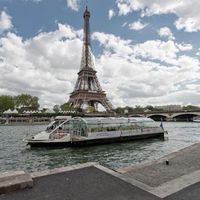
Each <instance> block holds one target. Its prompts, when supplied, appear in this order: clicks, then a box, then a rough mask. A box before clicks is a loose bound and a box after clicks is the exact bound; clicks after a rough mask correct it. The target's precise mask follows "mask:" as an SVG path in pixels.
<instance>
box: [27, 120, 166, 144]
mask: <svg viewBox="0 0 200 200" xmlns="http://www.w3.org/2000/svg"><path fill="white" fill-rule="evenodd" d="M164 134H165V130H164V129H163V126H160V124H158V123H157V122H155V121H153V120H152V119H149V118H141V117H128V118H123V117H120V118H119V117H110V118H99V117H95V118H94V117H93V118H81V117H75V118H69V117H65V118H63V117H60V118H56V119H55V121H53V122H51V123H50V124H49V125H48V126H47V128H46V130H44V131H42V132H40V133H38V134H36V135H35V136H32V137H31V138H26V139H24V141H25V142H27V144H28V145H30V146H32V147H36V146H38V147H44V146H46V147H47V146H48V147H53V146H65V147H67V146H72V147H73V146H87V145H95V144H106V143H114V142H125V141H130V140H137V139H146V138H155V137H164Z"/></svg>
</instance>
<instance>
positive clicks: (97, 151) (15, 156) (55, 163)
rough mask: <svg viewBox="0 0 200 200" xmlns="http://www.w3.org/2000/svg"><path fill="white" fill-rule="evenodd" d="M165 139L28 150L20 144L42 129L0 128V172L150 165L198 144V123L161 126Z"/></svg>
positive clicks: (199, 126) (37, 126) (28, 127)
mask: <svg viewBox="0 0 200 200" xmlns="http://www.w3.org/2000/svg"><path fill="white" fill-rule="evenodd" d="M163 125H164V128H165V129H166V130H167V131H168V133H169V134H168V139H165V140H161V139H148V140H145V141H144V140H143V141H133V142H128V143H117V144H108V145H100V146H92V147H82V148H63V149H45V148H38V149H30V147H28V146H26V144H25V143H24V142H23V141H22V139H23V138H24V137H25V136H26V135H33V134H35V133H37V132H38V131H40V130H43V129H44V128H45V126H42V125H34V126H0V172H3V171H8V170H25V171H28V172H30V171H40V170H45V169H51V168H57V167H63V166H69V165H74V164H78V163H85V162H99V163H100V164H102V165H104V166H107V167H110V168H113V169H117V168H121V167H126V166H129V165H132V164H135V163H141V162H144V161H150V160H153V159H157V158H160V157H162V156H164V155H166V154H169V153H171V152H174V151H177V150H179V149H181V148H184V147H187V146H189V145H191V144H194V143H197V142H200V123H190V122H188V123H184V122H183V123H182V122H178V123H176V122H165V123H163Z"/></svg>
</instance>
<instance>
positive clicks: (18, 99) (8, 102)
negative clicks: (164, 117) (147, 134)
mask: <svg viewBox="0 0 200 200" xmlns="http://www.w3.org/2000/svg"><path fill="white" fill-rule="evenodd" d="M39 108H40V104H39V98H38V97H36V96H32V95H30V94H20V95H17V96H10V95H1V96H0V113H3V112H4V111H6V110H9V109H10V110H14V109H17V111H18V112H19V113H23V112H24V111H27V110H28V111H38V110H39ZM52 109H53V110H54V112H55V113H59V112H62V111H76V112H78V113H81V112H82V109H81V108H73V107H72V106H71V105H70V104H69V103H64V104H62V105H54V106H53V108H52ZM180 109H181V110H182V111H199V110H200V107H199V106H194V105H187V106H182V107H180ZM40 110H42V111H44V112H45V110H47V109H46V108H42V109H40ZM114 111H115V112H116V113H117V114H120V115H124V114H130V113H143V112H159V111H160V112H163V111H166V110H164V109H163V108H162V107H157V106H151V105H148V106H144V107H142V106H139V105H136V106H135V107H131V106H125V107H117V108H116V109H115V110H114Z"/></svg>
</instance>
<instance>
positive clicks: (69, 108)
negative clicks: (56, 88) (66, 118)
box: [60, 103, 73, 111]
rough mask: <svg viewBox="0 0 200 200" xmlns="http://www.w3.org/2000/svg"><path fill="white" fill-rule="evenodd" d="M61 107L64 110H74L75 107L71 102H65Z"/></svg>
mask: <svg viewBox="0 0 200 200" xmlns="http://www.w3.org/2000/svg"><path fill="white" fill-rule="evenodd" d="M60 109H61V110H62V111H69V110H72V109H73V107H72V106H71V105H70V104H69V103H64V104H62V105H61V106H60Z"/></svg>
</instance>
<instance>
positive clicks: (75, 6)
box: [67, 0, 80, 11]
mask: <svg viewBox="0 0 200 200" xmlns="http://www.w3.org/2000/svg"><path fill="white" fill-rule="evenodd" d="M79 4H80V0H67V6H68V7H69V8H71V9H72V10H75V11H78V10H79Z"/></svg>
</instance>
